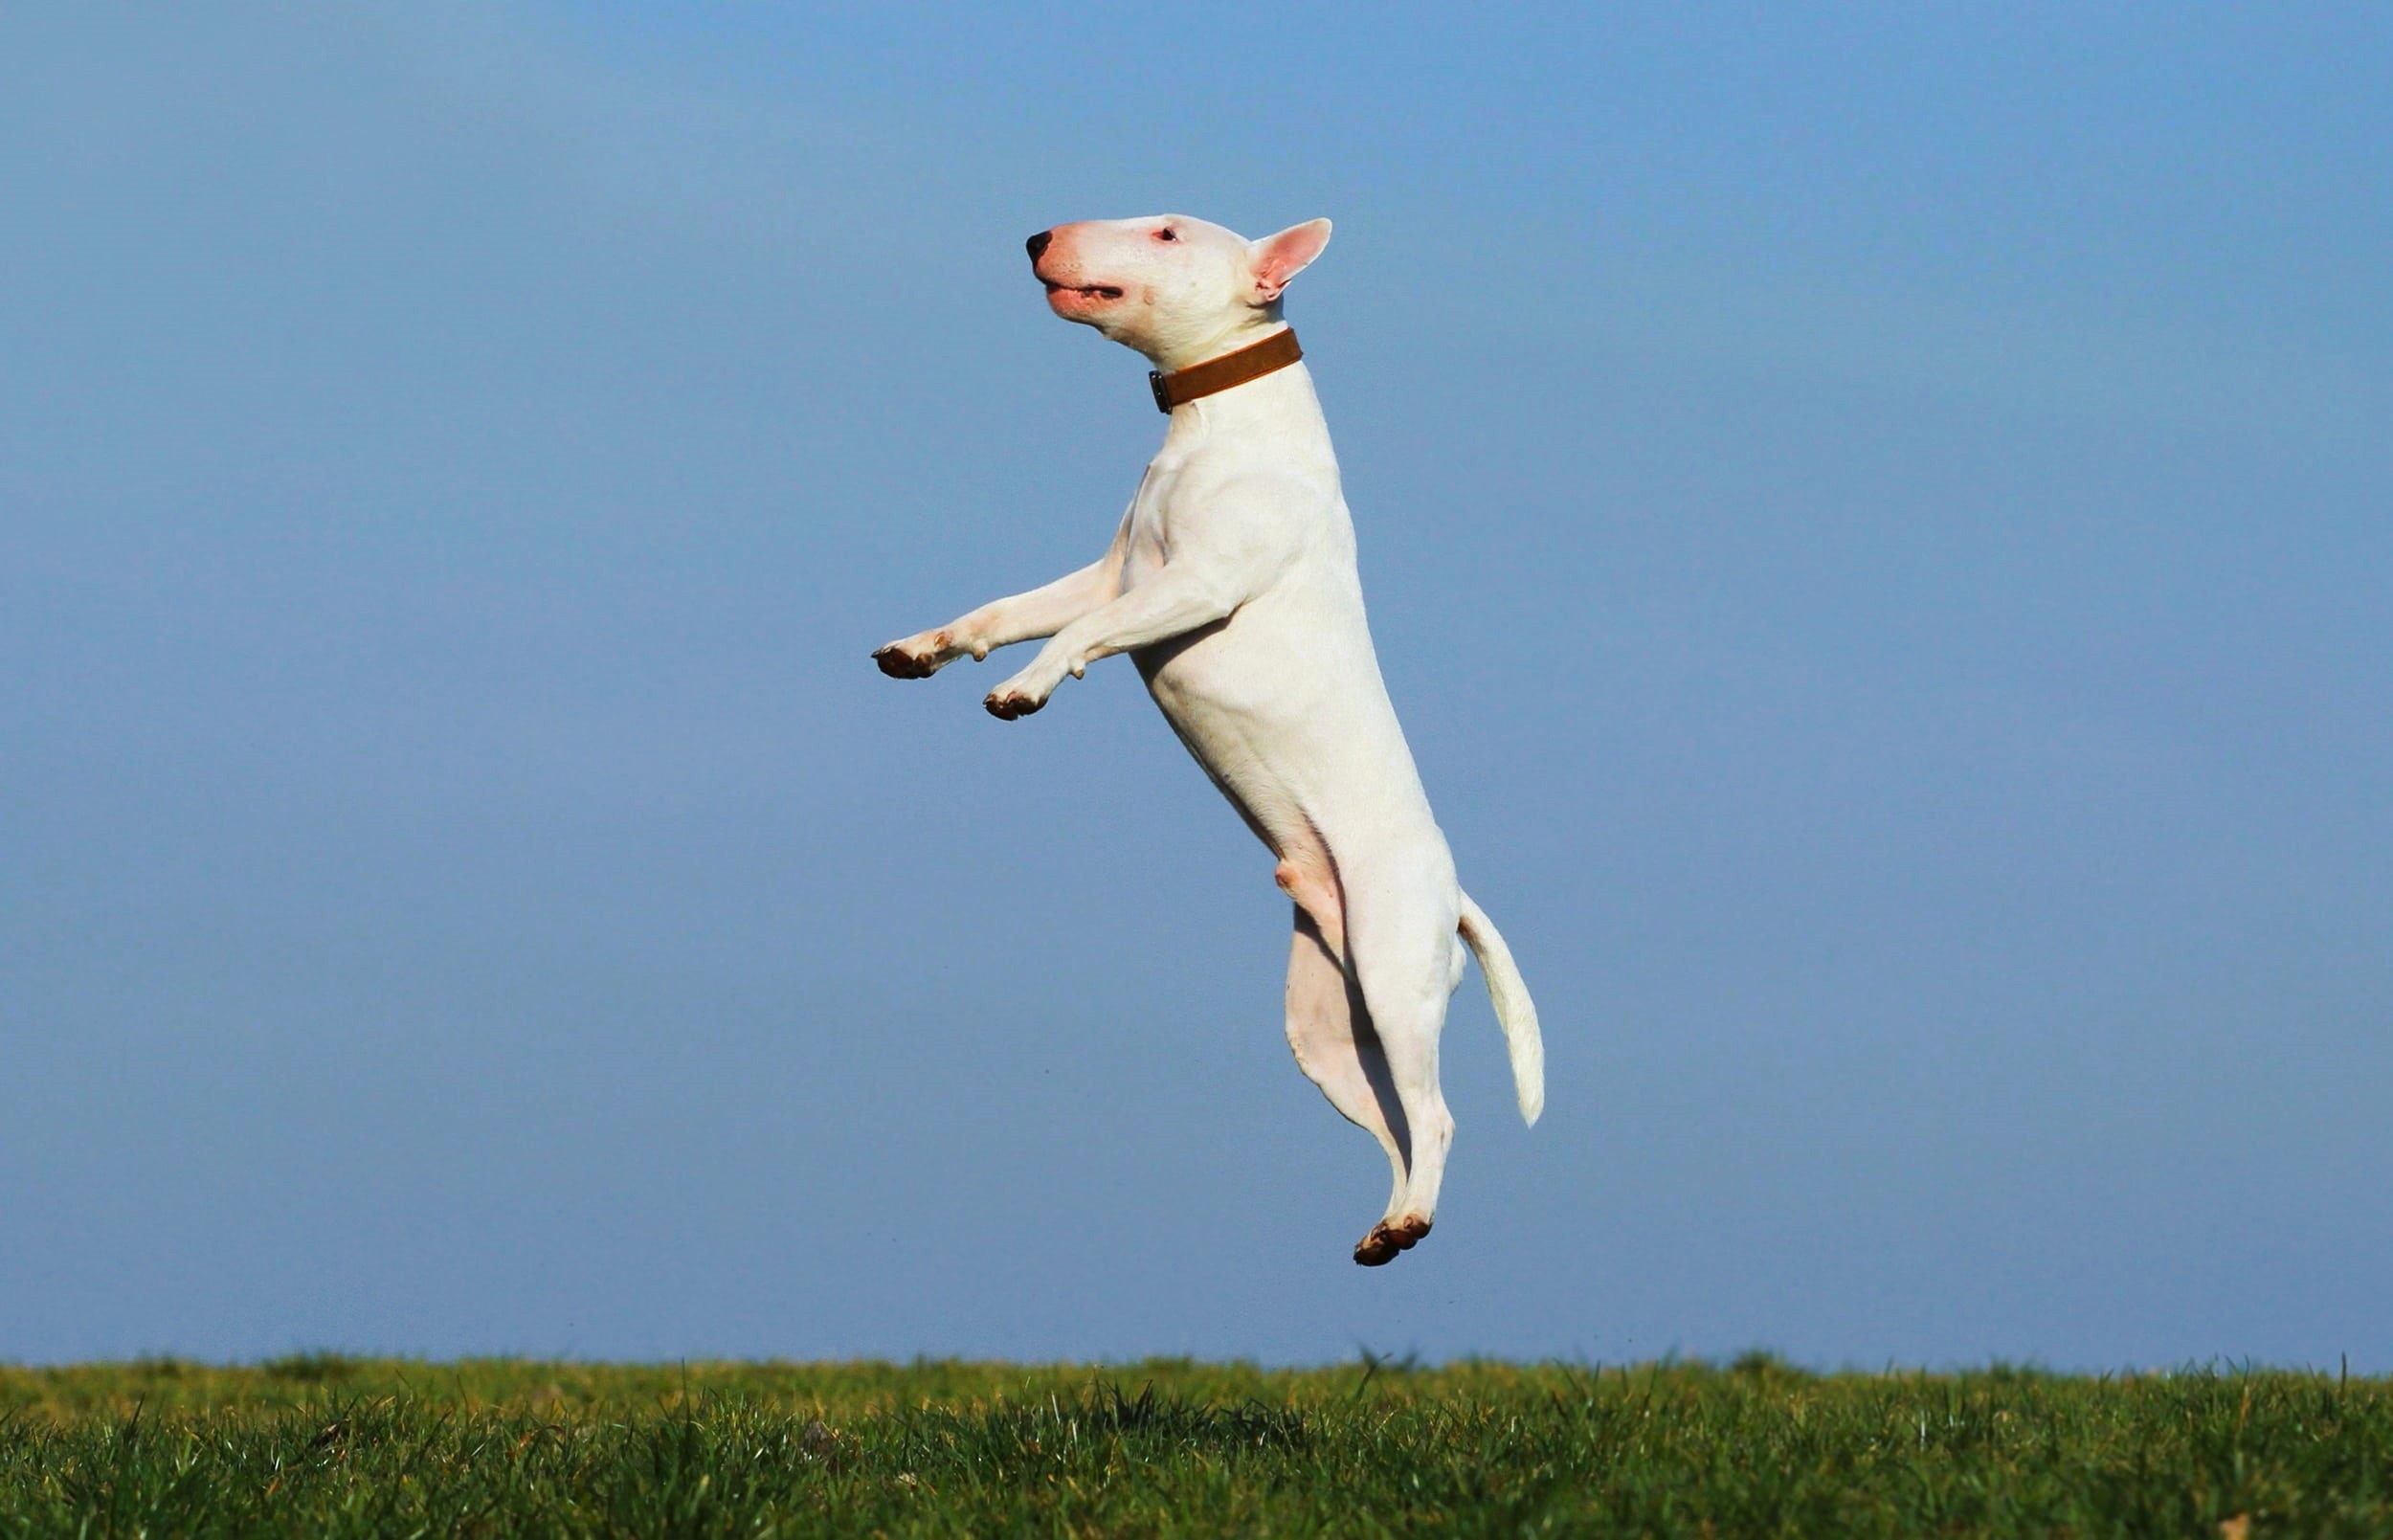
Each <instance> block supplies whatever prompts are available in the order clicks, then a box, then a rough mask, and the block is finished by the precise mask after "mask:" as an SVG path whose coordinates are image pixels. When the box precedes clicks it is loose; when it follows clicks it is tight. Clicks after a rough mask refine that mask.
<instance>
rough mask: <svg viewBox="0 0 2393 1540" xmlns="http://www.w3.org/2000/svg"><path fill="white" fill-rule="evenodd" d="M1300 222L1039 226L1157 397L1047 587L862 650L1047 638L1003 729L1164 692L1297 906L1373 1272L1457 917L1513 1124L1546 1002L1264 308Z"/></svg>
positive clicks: (1441, 1004)
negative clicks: (1416, 706) (1388, 679)
mask: <svg viewBox="0 0 2393 1540" xmlns="http://www.w3.org/2000/svg"><path fill="white" fill-rule="evenodd" d="M1329 240H1330V221H1328V220H1327V219H1315V220H1313V221H1311V222H1310V223H1308V224H1302V225H1297V226H1295V227H1294V228H1292V229H1289V230H1285V231H1282V232H1281V233H1280V234H1276V235H1273V236H1270V237H1269V238H1267V239H1264V240H1256V241H1249V240H1247V239H1245V238H1244V237H1242V236H1241V235H1238V234H1235V233H1233V232H1231V231H1228V230H1224V229H1222V228H1221V227H1220V226H1219V225H1210V224H1206V223H1205V222H1204V221H1202V220H1198V219H1186V218H1181V217H1178V216H1176V215H1164V216H1161V217H1158V218H1152V219H1114V220H1100V221H1091V222H1087V223H1083V224H1070V225H1058V226H1057V227H1056V228H1055V229H1053V230H1050V231H1046V232H1044V233H1042V234H1037V235H1033V236H1032V237H1031V238H1030V241H1029V243H1028V244H1029V248H1030V257H1031V264H1032V271H1033V272H1034V273H1035V274H1036V275H1037V276H1038V278H1039V279H1040V282H1042V283H1044V284H1045V285H1046V289H1047V302H1048V304H1049V305H1051V306H1052V307H1053V308H1054V310H1055V313H1056V314H1057V315H1059V316H1062V318H1063V319H1064V320H1066V321H1077V322H1081V323H1083V324H1086V325H1090V326H1094V327H1096V328H1097V329H1098V330H1099V331H1101V332H1103V333H1104V334H1105V335H1106V336H1107V337H1110V338H1112V339H1113V340H1114V341H1115V342H1117V343H1121V344H1123V345H1124V346H1129V347H1131V348H1134V349H1136V350H1137V351H1139V352H1141V353H1144V354H1145V355H1146V356H1147V357H1148V358H1149V359H1150V360H1152V362H1153V364H1154V367H1155V372H1154V373H1153V374H1152V375H1150V377H1149V378H1150V381H1151V383H1152V386H1153V389H1154V391H1155V400H1156V404H1157V405H1158V406H1159V407H1161V408H1162V409H1163V410H1165V411H1166V412H1169V413H1171V418H1172V422H1171V426H1170V428H1169V429H1167V430H1166V431H1165V433H1164V436H1163V448H1162V450H1161V451H1160V452H1158V453H1157V454H1156V456H1155V458H1154V459H1153V460H1152V462H1150V463H1149V465H1148V467H1147V474H1146V477H1145V479H1144V480H1141V481H1140V482H1139V486H1138V492H1137V495H1136V496H1135V497H1133V498H1132V499H1131V500H1130V506H1129V513H1128V514H1127V515H1126V516H1125V517H1124V518H1123V520H1122V526H1121V529H1120V530H1119V531H1118V532H1117V533H1116V534H1115V535H1114V537H1113V544H1112V546H1111V547H1109V548H1107V551H1106V553H1105V555H1104V556H1103V557H1102V558H1100V559H1099V560H1098V561H1097V562H1096V563H1095V564H1094V565H1092V566H1089V567H1086V568H1084V569H1081V570H1080V571H1077V572H1073V573H1071V574H1069V575H1068V576H1065V577H1061V578H1058V579H1057V580H1056V581H1054V582H1053V583H1050V584H1048V585H1047V586H1046V587H1044V588H1042V589H1035V590H1033V591H1030V592H1028V593H1018V594H1016V595H1015V596H1013V597H1012V598H1006V599H998V600H996V601H995V602H994V603H991V604H986V605H983V606H981V607H980V608H979V609H977V610H974V611H973V613H972V614H968V615H965V616H963V617H962V618H960V619H957V620H954V621H951V622H950V623H949V624H947V625H945V626H941V627H940V628H939V629H937V630H935V631H926V632H923V633H921V634H919V635H917V636H908V637H906V638H905V639H904V640H902V641H893V642H891V643H889V644H888V645H887V646H885V647H883V648H882V649H880V650H879V651H878V652H876V653H874V654H873V658H874V660H875V661H877V662H878V663H879V664H880V665H881V668H882V671H883V673H885V674H889V675H892V676H895V677H896V678H899V679H927V678H928V677H929V676H930V675H932V674H934V673H936V672H937V671H938V670H939V669H940V668H942V667H943V666H945V665H946V664H948V663H950V662H952V661H954V660H955V659H956V658H964V657H968V656H969V657H971V658H986V657H988V656H989V653H990V650H991V649H993V648H996V647H1003V646H1006V645H1008V644H1009V643H1012V642H1018V641H1028V640H1031V639H1033V638H1035V637H1040V636H1044V637H1048V638H1050V639H1049V641H1048V642H1047V644H1046V646H1044V647H1042V648H1040V651H1039V656H1038V657H1037V658H1033V659H1031V663H1030V666H1029V667H1027V668H1025V669H1023V670H1022V671H1021V672H1020V673H1018V674H1017V675H1015V676H1014V677H1013V678H1012V679H1010V680H1007V681H1005V682H1004V683H1003V684H1000V685H998V686H997V687H996V688H995V690H992V691H991V692H990V693H989V697H988V700H987V701H986V702H985V704H986V705H987V706H988V708H989V710H990V711H991V712H993V713H994V714H995V715H996V716H999V717H1003V718H1005V719H1007V720H1008V721H1011V720H1012V719H1014V718H1016V717H1022V716H1028V715H1029V714H1030V713H1032V712H1034V711H1036V710H1038V709H1039V708H1040V706H1042V705H1044V704H1046V703H1047V697H1048V696H1049V695H1051V694H1052V693H1054V691H1055V688H1056V686H1057V685H1059V684H1061V683H1062V681H1063V678H1064V676H1065V675H1067V674H1068V675H1070V676H1072V677H1073V678H1076V679H1077V678H1079V677H1080V675H1081V672H1082V671H1083V670H1084V669H1085V668H1086V667H1087V666H1088V665H1089V664H1090V663H1092V662H1094V661H1096V660H1097V659H1098V658H1108V657H1111V656H1112V655H1113V654H1115V653H1129V655H1130V657H1131V659H1132V661H1134V662H1135V663H1136V664H1137V665H1138V671H1139V673H1140V674H1141V675H1142V676H1144V677H1145V679H1146V681H1147V688H1148V690H1149V691H1150V693H1152V695H1153V696H1154V699H1155V703H1156V704H1157V705H1159V706H1161V707H1162V708H1163V714H1164V716H1165V717H1166V718H1167V719H1168V720H1169V721H1170V722H1171V724H1172V728H1173V730H1174V732H1176V733H1178V734H1179V735H1180V741H1181V742H1182V743H1184V744H1186V745H1187V746H1188V748H1189V752H1191V753H1193V754H1195V755H1196V762H1197V763H1198V764H1200V765H1202V766H1203V767H1204V769H1205V773H1206V774H1208V775H1210V776H1211V777H1213V782H1214V784H1215V785H1216V786H1219V788H1220V789H1221V792H1222V794H1223V795H1225V796H1227V797H1228V798H1229V799H1230V802H1231V804H1232V805H1233V806H1235V807H1236V808H1237V809H1238V811H1239V813H1240V815H1242V816H1243V817H1244V818H1245V819H1246V823H1247V826H1248V827H1249V828H1251V829H1253V830H1254V831H1255V833H1256V834H1257V835H1259V836H1261V837H1262V838H1263V842H1264V844H1266V845H1268V846H1270V847H1271V850H1272V853H1273V854H1274V855H1275V856H1277V857H1278V858H1279V862H1280V864H1279V869H1278V871H1277V872H1276V873H1275V874H1274V875H1275V876H1276V877H1277V879H1278V881H1279V884H1280V886H1281V887H1282V888H1284V889H1286V891H1287V893H1288V894H1289V896H1290V897H1292V898H1293V899H1294V900H1295V901H1296V939H1295V946H1294V949H1293V952H1292V953H1291V955H1290V957H1289V959H1288V974H1287V1035H1288V1042H1289V1044H1290V1045H1291V1046H1292V1047H1293V1048H1294V1049H1295V1050H1296V1061H1297V1063H1298V1064H1299V1065H1300V1066H1302V1067H1303V1069H1304V1071H1305V1073H1306V1074H1307V1075H1308V1076H1309V1077H1311V1079H1312V1081H1313V1082H1314V1083H1315V1084H1317V1085H1319V1086H1320V1087H1321V1089H1322V1090H1323V1092H1324V1093H1326V1094H1327V1095H1328V1096H1329V1098H1330V1101H1331V1105H1334V1106H1335V1107H1336V1108H1337V1109H1338V1110H1339V1111H1340V1112H1342V1113H1344V1114H1346V1116H1347V1117H1348V1118H1350V1119H1352V1120H1353V1122H1355V1123H1356V1124H1359V1125H1360V1126H1361V1127H1364V1128H1366V1129H1369V1130H1370V1131H1371V1133H1372V1134H1373V1135H1374V1136H1375V1137H1376V1138H1377V1139H1378V1141H1379V1143H1380V1145H1381V1146H1382V1147H1383V1148H1384V1149H1386V1150H1387V1153H1388V1160H1389V1162H1390V1164H1391V1165H1392V1166H1393V1167H1394V1168H1395V1172H1396V1188H1395V1192H1394V1194H1392V1195H1391V1196H1390V1197H1389V1199H1388V1208H1387V1213H1386V1214H1385V1215H1384V1216H1382V1217H1381V1218H1380V1220H1379V1222H1378V1223H1377V1224H1375V1225H1374V1226H1373V1227H1372V1229H1371V1232H1370V1233H1369V1234H1368V1235H1366V1236H1364V1237H1363V1239H1362V1240H1361V1242H1360V1243H1359V1244H1357V1245H1356V1246H1355V1248H1354V1260H1355V1261H1358V1262H1361V1263H1363V1264H1365V1265H1366V1266H1376V1265H1378V1264H1380V1263H1382V1262H1385V1261H1389V1260H1391V1259H1392V1258H1394V1257H1395V1256H1396V1254H1397V1253H1398V1252H1399V1251H1405V1250H1409V1249H1410V1248H1411V1247H1412V1245H1413V1244H1414V1242H1416V1241H1418V1240H1419V1239H1420V1238H1421V1237H1423V1236H1425V1235H1427V1234H1428V1233H1429V1224H1430V1220H1431V1218H1432V1217H1433V1216H1435V1214H1436V1212H1437V1206H1438V1184H1439V1180H1440V1178H1441V1177H1442V1176H1443V1174H1444V1171H1445V1156H1446V1148H1447V1146H1448V1145H1450V1144H1451V1143H1452V1142H1453V1138H1454V1120H1453V1118H1452V1117H1451V1116H1450V1115H1449V1114H1448V1113H1447V1111H1446V1106H1445V1098H1444V1096H1443V1094H1442V1093H1441V1092H1440V1090H1439V1088H1438V1035H1439V1032H1440V1031H1441V1030H1442V1029H1443V1026H1444V1025H1445V1011H1446V1002H1447V1000H1448V998H1449V997H1450V996H1451V995H1452V994H1453V993H1454V987H1455V985H1456V984H1458V983H1459V982H1461V980H1462V976H1463V951H1462V948H1461V947H1460V946H1459V945H1458V944H1457V942H1456V937H1457V936H1458V935H1459V936H1460V937H1461V939H1462V940H1463V941H1465V942H1467V943H1469V945H1470V948H1471V950H1472V951H1474V952H1476V953H1477V954H1478V957H1479V966H1480V970H1481V971H1482V972H1483V973H1484V974H1485V975H1486V976H1487V991H1488V993H1489V994H1491V995H1492V996H1493V997H1494V1000H1495V1009H1496V1016H1497V1017H1498V1019H1499V1020H1501V1021H1502V1022H1503V1025H1504V1034H1505V1037H1506V1038H1507V1039H1508V1040H1509V1042H1510V1048H1511V1058H1512V1079H1513V1082H1514V1085H1515V1087H1516V1088H1517V1090H1518V1092H1519V1095H1520V1107H1521V1116H1522V1117H1523V1118H1525V1119H1527V1120H1528V1121H1529V1122H1531V1123H1532V1124H1533V1123H1535V1122H1536V1121H1537V1114H1538V1112H1539V1111H1540V1110H1541V1109H1542V1107H1543V1106H1544V1105H1545V1051H1544V1048H1543V1046H1542V1045H1541V1043H1540V1041H1539V1038H1538V1035H1537V1013H1536V1010H1535V1008H1534V1007H1533V1006H1532V1004H1531V1003H1530V999H1529V991H1528V989H1527V988H1526V987H1525V986H1524V985H1523V984H1522V982H1521V977H1520V973H1519V971H1517V970H1516V969H1515V968H1514V967H1513V966H1512V958H1511V954H1510V951H1508V950H1507V949H1506V948H1505V945H1504V938H1503V937H1502V936H1500V935H1498V934H1497V933H1496V928H1495V926H1493V925H1490V924H1489V923H1488V921H1487V916H1486V915H1485V914H1483V913H1481V912H1480V910H1479V906H1478V905H1477V904H1473V903H1471V901H1470V899H1469V897H1468V896H1467V895H1465V893H1464V892H1463V890H1462V888H1461V887H1460V886H1459V885H1457V884H1456V882H1455V879H1454V860H1453V857H1452V856H1451V855H1450V854H1449V853H1448V851H1447V849H1446V843H1445V836H1444V835H1443V833H1441V832H1440V830H1439V828H1438V824H1437V820H1436V819H1435V818H1434V817H1432V816H1431V815H1430V812H1429V799H1428V797H1427V796H1426V795H1425V794H1424V793H1423V792H1422V791H1421V786H1420V774H1419V773H1418V772H1417V771H1416V770H1414V768H1413V756H1412V752H1411V750H1410V749H1408V748H1406V747H1405V744H1404V732H1403V729H1402V728H1401V727H1399V726H1398V725H1397V721H1396V709H1395V707H1394V706H1392V705H1391V704H1390V703H1389V701H1388V692H1387V686H1386V685H1385V683H1384V682H1382V681H1381V680H1380V677H1379V662H1378V659H1377V658H1376V657H1375V655H1374V654H1373V652H1372V646H1371V632H1370V628H1369V627H1368V626H1367V625H1366V623H1365V621H1364V617H1363V594H1362V587H1361V584H1360V581H1359V580H1358V579H1357V578H1356V576H1355V571H1354V527H1353V521H1352V520H1351V518H1350V517H1349V515H1348V513H1347V509H1346V500H1345V498H1344V497H1343V495H1342V494H1341V493H1340V490H1339V485H1338V462H1337V458H1336V457H1335V456H1334V455H1332V454H1331V450H1330V430H1329V425H1328V424H1327V423H1326V422H1324V421H1323V420H1322V415H1321V403H1320V401H1319V400H1318V399H1317V398H1316V397H1315V396H1314V394H1313V388H1312V378H1311V376H1310V375H1309V374H1308V372H1307V371H1306V369H1305V367H1304V366H1303V365H1302V364H1301V363H1298V362H1296V360H1297V358H1298V356H1299V355H1298V352H1297V349H1296V346H1295V341H1296V339H1295V334H1294V333H1293V332H1291V331H1289V330H1288V329H1287V326H1286V323H1284V322H1283V321H1282V320H1281V319H1280V297H1281V293H1282V291H1283V290H1285V289H1286V286H1287V282H1288V280H1289V279H1292V278H1294V277H1295V276H1296V275H1297V274H1298V273H1299V272H1301V271H1302V270H1303V269H1304V268H1305V267H1306V266H1307V265H1308V263H1310V262H1311V261H1312V260H1313V258H1314V257H1319V256H1320V255H1321V251H1322V248H1323V247H1324V246H1326V245H1328V244H1329Z"/></svg>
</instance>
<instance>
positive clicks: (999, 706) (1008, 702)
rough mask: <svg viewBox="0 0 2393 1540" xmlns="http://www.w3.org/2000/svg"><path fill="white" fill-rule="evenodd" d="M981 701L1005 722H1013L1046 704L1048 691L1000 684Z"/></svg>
mask: <svg viewBox="0 0 2393 1540" xmlns="http://www.w3.org/2000/svg"><path fill="white" fill-rule="evenodd" d="M1046 703H1047V692H1046V691H1044V690H1030V689H1025V688H1024V687H1022V686H1021V685H1018V684H1000V685H998V686H997V687H996V688H995V689H994V690H991V691H990V692H989V694H988V696H987V697H986V698H985V699H983V700H982V701H981V704H982V705H985V706H987V707H988V708H989V714H990V715H991V716H993V717H995V718H997V719H998V720H1000V721H1003V722H1011V721H1013V720H1014V719H1015V718H1016V717H1026V716H1029V715H1030V714H1031V713H1032V712H1034V711H1036V710H1038V709H1039V708H1040V706H1042V705H1045V704H1046Z"/></svg>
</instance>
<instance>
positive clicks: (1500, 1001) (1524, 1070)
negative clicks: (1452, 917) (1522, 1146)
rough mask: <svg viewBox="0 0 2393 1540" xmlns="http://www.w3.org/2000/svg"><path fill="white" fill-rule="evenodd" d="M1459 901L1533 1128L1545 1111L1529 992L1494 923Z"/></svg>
mask: <svg viewBox="0 0 2393 1540" xmlns="http://www.w3.org/2000/svg"><path fill="white" fill-rule="evenodd" d="M1462 900H1463V923H1462V925H1461V926H1458V927H1457V928H1459V929H1460V930H1461V931H1462V933H1463V939H1464V940H1465V942H1468V943H1469V944H1470V949H1471V951H1472V952H1473V953H1474V954H1475V955H1476V956H1477V957H1478V958H1479V972H1480V976H1482V977H1483V978H1485V979H1487V997H1488V998H1489V999H1491V1000H1493V1001H1494V1002H1495V1014H1496V1020H1497V1021H1498V1022H1500V1023H1501V1024H1502V1025H1503V1027H1504V1040H1505V1042H1506V1043H1507V1044H1508V1045H1509V1046H1510V1048H1511V1051H1512V1088H1513V1090H1515V1091H1516V1092H1518V1093H1519V1094H1520V1099H1521V1119H1522V1121H1524V1122H1526V1123H1529V1124H1531V1125H1532V1126H1533V1125H1534V1124H1535V1123H1536V1121H1537V1114H1538V1113H1540V1112H1543V1111H1544V1110H1545V1109H1546V1044H1545V1039H1544V1038H1540V1037H1538V1036H1537V1007H1536V1005H1535V1004H1534V1003H1533V1002H1532V1001H1531V999H1530V998H1529V986H1528V985H1526V984H1524V983H1522V982H1521V971H1520V970H1519V969H1518V968H1516V967H1514V966H1513V964H1512V949H1510V947H1507V946H1506V945H1505V944H1504V936H1503V934H1502V933H1501V932H1500V931H1498V930H1497V929H1496V927H1495V922H1494V921H1492V920H1490V919H1488V918H1487V911H1486V910H1484V909H1482V908H1480V906H1479V905H1478V904H1473V903H1472V902H1471V901H1470V895H1469V894H1467V893H1465V894H1463V895H1462Z"/></svg>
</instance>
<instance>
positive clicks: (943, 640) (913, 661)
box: [872, 631, 955, 680]
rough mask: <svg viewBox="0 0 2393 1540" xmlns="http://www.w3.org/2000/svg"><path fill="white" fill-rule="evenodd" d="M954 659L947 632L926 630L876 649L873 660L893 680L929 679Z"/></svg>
mask: <svg viewBox="0 0 2393 1540" xmlns="http://www.w3.org/2000/svg"><path fill="white" fill-rule="evenodd" d="M954 656H955V653H954V650H953V649H952V648H951V647H950V645H949V643H948V636H947V633H946V632H944V631H926V632H922V633H920V634H919V635H916V636H907V637H906V638H905V639H904V640H902V641H893V642H891V643H889V644H888V645H887V646H886V647H879V648H875V649H874V650H873V655H872V660H873V661H874V662H876V663H879V664H880V665H881V672H883V674H886V675H888V676H889V677H890V678H891V679H893V680H927V679H928V678H930V676H931V675H933V674H936V673H938V672H939V670H940V669H942V668H944V667H945V666H947V663H948V661H949V659H950V658H953V657H954Z"/></svg>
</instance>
